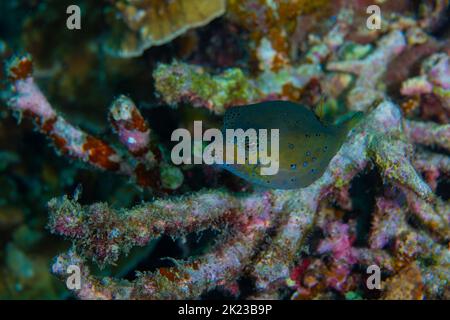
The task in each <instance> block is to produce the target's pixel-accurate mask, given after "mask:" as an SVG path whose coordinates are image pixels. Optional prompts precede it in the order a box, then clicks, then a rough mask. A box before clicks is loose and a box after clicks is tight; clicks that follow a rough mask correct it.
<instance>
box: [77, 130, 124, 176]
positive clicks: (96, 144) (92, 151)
mask: <svg viewBox="0 0 450 320" xmlns="http://www.w3.org/2000/svg"><path fill="white" fill-rule="evenodd" d="M83 151H86V152H87V154H88V155H89V161H90V162H92V163H94V164H96V165H98V166H99V167H101V168H104V169H107V170H112V171H117V170H119V167H120V165H119V163H117V162H115V161H112V160H111V156H114V155H115V154H116V152H115V151H114V150H113V149H112V148H111V147H110V146H108V145H107V144H106V143H105V142H103V141H101V140H100V139H97V138H94V137H92V136H87V137H86V142H85V143H84V145H83Z"/></svg>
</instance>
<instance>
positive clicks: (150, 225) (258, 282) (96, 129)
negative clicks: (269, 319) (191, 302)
mask: <svg viewBox="0 0 450 320" xmlns="http://www.w3.org/2000/svg"><path fill="white" fill-rule="evenodd" d="M78 2H79V6H80V8H81V13H82V14H81V29H79V30H69V29H68V28H66V19H67V17H68V14H67V13H66V8H67V7H68V6H69V5H70V4H71V3H69V2H68V1H61V0H58V1H56V0H44V1H31V0H30V1H28V0H27V1H8V3H2V4H0V9H1V11H2V12H9V14H8V17H5V19H2V21H0V59H1V61H2V63H3V69H2V71H1V72H0V78H1V83H0V234H1V236H0V299H66V298H72V297H75V298H79V299H212V298H228V299H229V298H232V299H238V298H239V299H347V300H358V299H388V300H390V299H408V300H409V299H411V300H420V299H445V300H446V299H450V243H449V241H450V121H449V119H450V19H449V18H450V3H449V1H448V0H429V1H407V0H395V1H394V0H384V1H366V0H349V1H343V0H340V1H327V0H318V1H306V0H279V1H269V0H211V1H206V0H143V1H131V0H111V1H98V2H97V1H95V2H94V1H78ZM372 4H376V5H378V6H379V8H380V9H381V17H380V19H381V20H380V21H379V22H380V24H379V27H377V28H369V27H368V18H369V16H370V14H368V13H367V11H366V9H367V7H368V6H370V5H372ZM279 100H282V101H289V102H293V103H297V104H301V105H302V106H303V107H304V108H305V110H304V111H302V112H304V113H302V114H301V115H296V117H297V118H298V120H299V121H300V125H303V126H306V124H310V123H311V121H309V120H308V119H311V118H310V117H314V121H317V123H322V124H324V127H322V126H319V125H318V124H315V130H316V131H315V132H314V137H311V136H310V135H308V134H303V131H300V130H299V131H295V132H294V133H293V135H292V137H293V138H292V139H294V140H295V141H292V143H290V144H289V145H286V146H284V149H283V146H281V147H280V148H281V150H282V152H281V155H280V157H283V156H285V155H286V154H288V151H289V150H292V149H293V150H295V151H297V149H298V150H299V151H298V152H301V153H302V154H303V153H305V152H306V155H305V156H306V157H308V158H307V161H306V160H305V161H304V159H306V158H303V155H302V157H301V158H299V159H301V161H300V160H299V162H298V163H297V165H294V166H291V169H292V170H297V171H296V172H297V173H299V177H304V176H305V175H308V174H313V176H311V177H313V178H310V180H311V181H310V180H308V181H307V183H305V185H303V184H302V185H301V187H298V188H281V189H277V188H275V187H274V186H273V185H271V184H268V185H267V186H260V185H258V184H256V183H252V181H253V180H252V179H251V178H249V177H247V176H246V175H245V174H241V175H239V176H237V175H236V174H234V172H233V171H232V170H229V171H228V170H224V169H223V168H222V167H220V166H210V165H205V164H203V165H198V164H181V165H175V164H174V163H172V161H171V157H170V150H171V148H172V147H173V145H174V143H173V141H171V139H170V137H171V133H172V132H173V131H174V130H175V129H177V128H186V129H187V130H189V131H190V132H192V131H193V130H194V128H193V126H192V125H193V121H194V120H202V121H203V125H204V126H205V127H207V128H221V127H222V125H223V122H224V119H225V118H226V117H227V112H228V115H229V114H230V113H231V112H233V110H234V111H236V110H238V109H239V112H241V113H242V114H244V115H243V116H242V117H241V119H247V118H258V119H257V120H258V121H260V123H262V124H264V123H269V122H270V121H272V120H273V119H274V118H275V115H274V114H275V113H276V112H277V108H278V109H279V112H280V113H283V112H286V110H283V106H285V105H286V104H283V103H279V104H278V105H277V106H278V107H275V104H274V101H279ZM248 105H252V106H251V107H250V106H248ZM261 105H267V106H270V112H269V113H264V112H263V111H261V113H260V114H259V115H258V111H257V110H256V109H255V108H257V107H258V106H261ZM238 106H239V108H236V107H238ZM246 106H247V107H246ZM246 108H247V109H246ZM294 109H295V107H294ZM246 110H247V111H248V114H247V115H246ZM250 110H251V111H250ZM261 110H263V109H261ZM236 114H237V120H236V123H237V124H240V122H239V121H240V120H239V114H238V113H237V111H236ZM355 114H358V115H361V116H360V117H358V120H359V121H353V122H352V121H351V120H350V121H349V119H352V117H354V116H355ZM272 115H273V116H272ZM290 115H291V114H289V113H287V112H286V116H285V119H286V125H288V122H289V121H291V120H292V119H291V118H292V116H290ZM233 116H236V115H234V114H233ZM246 117H247V118H246ZM297 118H296V119H297ZM241 121H243V120H241ZM265 121H266V122H265ZM301 121H304V123H301ZM346 121H348V122H349V123H350V122H351V123H352V126H351V127H348V128H347V127H346V129H348V130H346V131H345V132H344V131H342V132H341V131H340V134H341V135H340V136H339V137H337V136H336V137H334V136H328V138H327V137H326V135H325V137H323V136H320V134H323V133H324V132H327V131H325V129H324V128H325V127H332V126H339V125H340V124H342V123H346ZM300 132H301V133H300ZM318 137H321V138H320V139H319V138H318ZM338 138H339V139H338ZM281 143H282V142H281ZM306 143H307V144H306ZM306 145H307V147H306ZM289 152H290V151H289ZM325 152H329V153H331V154H330V155H329V159H328V158H327V159H326V160H327V162H321V164H320V166H319V164H317V162H319V161H321V160H322V158H320V156H319V155H321V154H323V153H325ZM317 158H318V159H317ZM282 161H283V158H282ZM324 161H325V160H324ZM314 165H316V167H315V168H316V169H317V168H319V167H320V170H319V171H317V170H315V169H310V166H314ZM310 170H311V171H310ZM230 171H231V172H230ZM277 186H278V185H277ZM74 265H75V266H78V267H79V268H80V270H81V281H80V284H81V287H80V288H74V289H68V288H67V287H66V283H67V282H66V281H68V279H69V277H70V276H71V274H70V273H68V272H67V270H68V269H69V268H70V266H74ZM374 265H375V266H377V267H378V268H379V270H380V271H381V281H380V288H375V289H374V288H369V287H368V285H367V283H368V281H369V277H370V275H371V273H368V272H367V270H368V267H371V266H372V267H373V266H374Z"/></svg>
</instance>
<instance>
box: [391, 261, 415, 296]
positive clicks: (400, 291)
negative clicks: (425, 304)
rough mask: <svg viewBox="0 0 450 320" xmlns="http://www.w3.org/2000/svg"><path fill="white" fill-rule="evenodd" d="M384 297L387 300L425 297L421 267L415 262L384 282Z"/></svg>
mask: <svg viewBox="0 0 450 320" xmlns="http://www.w3.org/2000/svg"><path fill="white" fill-rule="evenodd" d="M383 290H384V291H385V292H384V295H383V298H384V299H387V300H418V299H423V283H422V275H421V272H420V269H419V268H418V267H417V266H416V265H415V264H414V263H413V264H411V265H409V266H407V267H405V268H404V269H402V270H401V271H400V272H398V273H397V274H396V275H395V276H393V277H391V278H389V279H388V280H387V281H386V282H385V283H384V284H383Z"/></svg>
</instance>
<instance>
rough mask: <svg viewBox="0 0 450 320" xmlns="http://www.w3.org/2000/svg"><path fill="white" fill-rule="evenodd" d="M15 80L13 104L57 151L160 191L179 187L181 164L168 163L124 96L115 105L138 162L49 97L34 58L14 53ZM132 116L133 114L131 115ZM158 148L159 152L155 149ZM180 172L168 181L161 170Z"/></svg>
mask: <svg viewBox="0 0 450 320" xmlns="http://www.w3.org/2000/svg"><path fill="white" fill-rule="evenodd" d="M6 69H7V72H8V77H9V79H10V81H11V85H12V90H11V91H12V97H11V98H10V99H9V102H8V103H9V106H10V108H11V109H12V110H14V111H15V112H17V114H18V116H19V119H20V117H21V116H26V117H29V118H31V119H32V120H33V121H34V122H35V124H36V126H37V127H38V128H39V130H40V131H41V132H42V133H43V134H45V135H47V136H48V137H49V138H50V140H51V141H52V143H53V145H54V146H55V148H56V150H57V151H58V152H60V153H62V154H65V155H68V156H69V157H71V158H74V159H77V160H81V161H82V162H84V163H87V164H89V165H91V166H93V167H96V168H99V169H102V170H109V171H113V172H118V173H120V174H123V175H126V176H130V177H132V178H133V179H134V180H135V181H136V183H137V184H138V185H139V186H141V187H148V188H151V189H153V190H154V191H164V190H169V189H177V188H178V187H179V186H180V185H181V183H182V181H183V176H182V173H181V172H179V169H178V168H176V167H172V166H170V165H168V164H165V163H164V160H163V159H162V158H161V154H160V150H159V149H158V148H157V147H156V146H155V144H154V143H152V142H151V141H150V137H149V134H150V133H149V129H148V127H147V124H146V122H145V120H144V119H143V118H142V116H141V115H140V113H139V111H138V109H137V108H136V106H135V105H134V103H133V102H132V101H131V100H130V99H129V98H126V97H119V98H118V99H117V100H116V101H115V102H114V103H113V105H112V109H111V113H112V117H111V118H112V122H113V125H114V127H115V128H116V130H117V131H118V135H119V140H120V142H121V143H122V144H124V145H125V147H126V149H127V150H128V151H129V152H130V153H131V154H132V155H136V154H137V153H140V154H142V157H140V158H139V159H138V161H137V162H136V161H131V159H130V157H129V156H128V155H127V154H124V153H123V152H120V151H118V150H116V149H115V148H113V147H112V146H111V145H110V144H109V143H107V142H105V141H103V140H101V139H99V138H96V137H94V136H92V135H90V134H88V133H86V132H84V131H83V130H81V129H80V128H77V127H75V126H73V125H72V124H70V123H69V122H68V121H67V120H66V119H65V118H64V117H63V116H61V115H60V114H59V113H58V112H57V111H56V110H55V109H54V108H53V107H52V106H51V105H50V103H49V102H48V100H47V99H46V98H45V96H44V95H43V93H42V92H41V90H40V89H39V87H38V86H37V84H36V82H35V80H34V78H33V76H32V62H31V59H30V58H29V57H26V56H23V57H13V58H11V60H10V61H9V62H8V63H7V66H6ZM128 117H131V118H128ZM152 150H153V152H152ZM162 168H164V170H171V171H173V172H174V173H173V174H171V175H170V177H172V178H171V179H170V181H164V180H163V177H164V176H163V175H161V170H162Z"/></svg>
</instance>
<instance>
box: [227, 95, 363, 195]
mask: <svg viewBox="0 0 450 320" xmlns="http://www.w3.org/2000/svg"><path fill="white" fill-rule="evenodd" d="M360 118H361V113H357V114H355V115H354V116H353V117H352V118H351V119H350V120H349V121H347V122H345V123H344V124H341V125H330V126H325V125H324V124H322V122H320V121H319V119H318V118H317V117H316V115H315V114H314V113H313V112H312V111H311V110H310V109H308V108H306V107H305V106H303V105H300V104H296V103H292V102H288V101H268V102H261V103H257V104H252V105H247V106H239V107H233V108H229V109H227V111H226V113H225V117H224V125H223V131H225V130H226V129H234V130H236V129H243V130H244V131H245V130H247V129H255V130H256V131H258V130H259V129H267V130H268V131H269V132H270V130H271V129H278V130H279V170H278V173H276V174H274V175H262V174H261V171H260V168H261V164H260V163H259V162H258V163H257V164H249V163H247V162H246V163H245V164H225V165H224V168H225V169H227V170H229V171H230V172H232V173H234V174H236V175H237V176H239V177H241V178H243V179H245V180H247V181H250V182H252V183H255V184H258V185H262V186H266V187H269V188H275V189H297V188H303V187H306V186H308V185H310V184H311V183H313V182H314V181H316V180H317V179H318V178H320V177H321V176H322V175H323V173H324V172H325V169H326V168H327V166H328V164H329V163H330V161H331V159H332V158H333V157H334V155H335V154H336V153H337V151H338V150H339V149H340V147H341V145H342V143H343V142H344V140H345V137H346V136H347V133H348V131H349V130H350V128H351V127H352V126H353V125H354V124H355V123H356V122H357V121H359V119H360ZM268 136H269V137H270V134H268ZM258 143H259V142H258ZM267 144H268V146H270V143H267ZM236 149H237V147H236ZM246 149H247V150H246V152H251V151H252V150H253V151H254V150H256V149H252V148H250V147H249V146H246ZM269 154H270V150H269ZM249 157H250V154H249V155H248V156H247V157H246V159H248V158H249ZM235 163H236V162H235Z"/></svg>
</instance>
